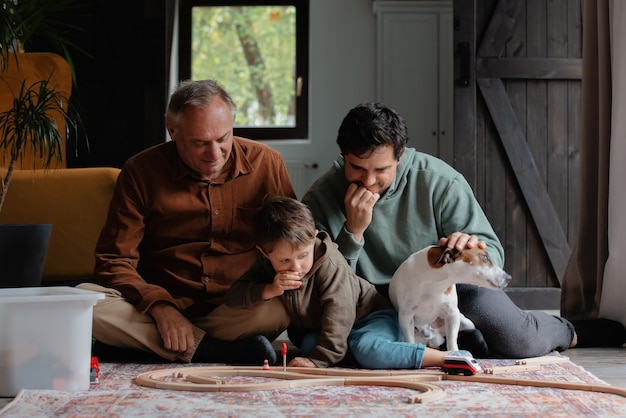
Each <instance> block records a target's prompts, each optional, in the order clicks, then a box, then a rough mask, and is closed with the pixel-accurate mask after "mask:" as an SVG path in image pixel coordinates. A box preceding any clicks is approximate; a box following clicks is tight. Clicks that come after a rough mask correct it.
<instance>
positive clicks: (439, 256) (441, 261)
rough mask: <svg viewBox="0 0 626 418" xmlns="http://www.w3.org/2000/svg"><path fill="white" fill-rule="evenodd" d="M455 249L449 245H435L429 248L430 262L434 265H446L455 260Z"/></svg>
mask: <svg viewBox="0 0 626 418" xmlns="http://www.w3.org/2000/svg"><path fill="white" fill-rule="evenodd" d="M453 254H454V250H452V249H450V248H448V247H433V248H431V249H430V250H428V263H429V264H430V265H431V266H433V267H441V266H445V265H446V264H448V263H453V262H454V256H453Z"/></svg>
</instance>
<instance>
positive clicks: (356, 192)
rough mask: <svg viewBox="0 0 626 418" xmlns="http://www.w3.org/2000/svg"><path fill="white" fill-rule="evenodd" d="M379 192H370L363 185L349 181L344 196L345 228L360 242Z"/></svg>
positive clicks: (370, 219)
mask: <svg viewBox="0 0 626 418" xmlns="http://www.w3.org/2000/svg"><path fill="white" fill-rule="evenodd" d="M379 198H380V194H378V193H372V192H370V191H369V190H367V189H366V188H365V187H363V186H359V185H358V184H356V183H351V184H350V185H349V186H348V190H347V191H346V196H345V197H344V200H343V201H344V204H345V207H346V229H347V230H348V231H349V232H350V233H351V234H352V235H354V239H355V240H357V241H358V242H361V240H362V239H363V233H364V232H365V230H366V229H367V227H368V226H369V225H370V223H371V222H372V213H373V211H374V205H375V204H376V202H378V199H379Z"/></svg>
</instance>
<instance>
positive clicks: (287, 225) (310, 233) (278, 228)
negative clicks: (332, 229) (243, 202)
mask: <svg viewBox="0 0 626 418" xmlns="http://www.w3.org/2000/svg"><path fill="white" fill-rule="evenodd" d="M252 228H253V232H254V240H255V242H256V245H258V246H259V247H260V248H261V250H263V252H264V253H267V254H269V253H271V252H272V250H273V249H274V246H275V245H276V244H277V243H278V242H279V241H286V242H288V243H289V244H291V245H292V246H294V247H298V246H301V245H304V244H310V243H311V241H312V240H314V239H315V233H316V230H315V220H314V219H313V214H312V213H311V211H310V210H309V207H308V206H307V205H305V204H304V203H302V202H299V201H298V200H296V199H292V198H290V197H285V196H276V197H272V198H270V199H268V200H266V201H265V203H264V204H263V206H261V209H259V211H258V212H257V214H256V216H255V217H254V225H253V227H252Z"/></svg>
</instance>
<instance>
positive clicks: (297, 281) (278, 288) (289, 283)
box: [263, 271, 302, 300]
mask: <svg viewBox="0 0 626 418" xmlns="http://www.w3.org/2000/svg"><path fill="white" fill-rule="evenodd" d="M300 286H302V278H301V277H300V275H299V274H298V273H296V272H294V271H279V272H277V273H276V275H275V276H274V281H273V282H272V283H271V284H267V285H265V289H263V299H265V300H267V299H271V298H274V297H277V296H280V295H282V294H283V293H285V290H294V289H299V288H300Z"/></svg>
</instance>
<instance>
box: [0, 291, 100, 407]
mask: <svg viewBox="0 0 626 418" xmlns="http://www.w3.org/2000/svg"><path fill="white" fill-rule="evenodd" d="M98 299H104V294H102V293H99V292H92V291H88V290H82V289H76V288H73V287H66V286H56V287H28V288H26V287H24V288H9V289H0V396H2V397H9V396H15V395H17V393H18V392H19V391H20V390H22V389H56V390H67V391H78V390H87V389H89V372H90V370H89V368H90V361H91V328H92V321H93V306H94V305H95V304H96V302H97V301H98Z"/></svg>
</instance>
